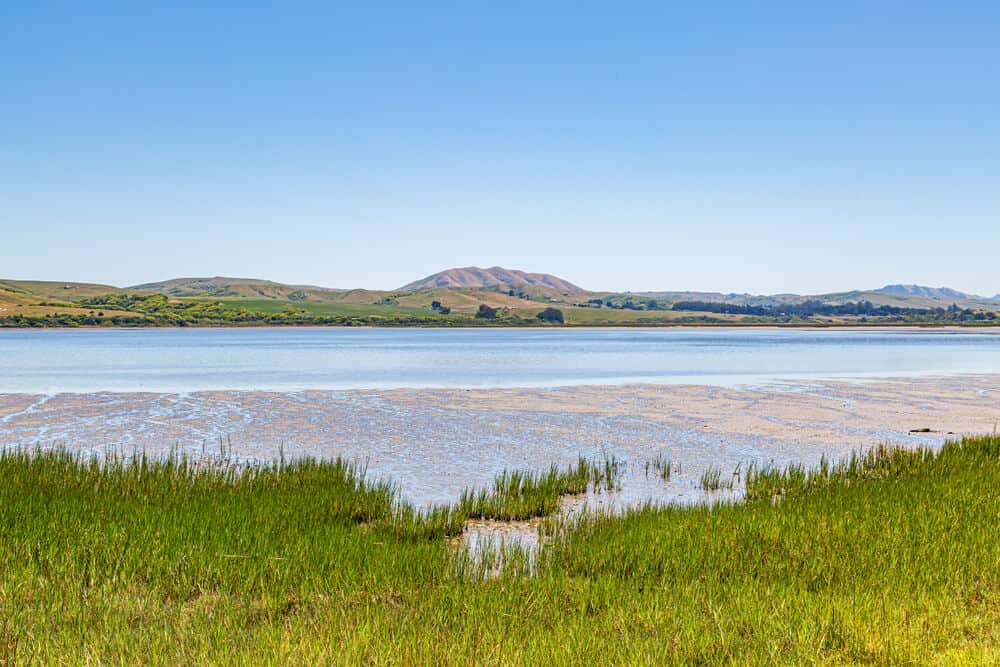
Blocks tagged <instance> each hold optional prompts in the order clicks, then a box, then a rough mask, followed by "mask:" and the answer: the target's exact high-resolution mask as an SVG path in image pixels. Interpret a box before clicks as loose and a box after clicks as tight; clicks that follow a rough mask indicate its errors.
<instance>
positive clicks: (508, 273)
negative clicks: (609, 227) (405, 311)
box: [399, 266, 584, 292]
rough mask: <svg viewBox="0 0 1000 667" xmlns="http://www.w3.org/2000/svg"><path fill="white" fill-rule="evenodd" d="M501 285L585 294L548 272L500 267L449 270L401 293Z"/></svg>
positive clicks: (402, 288) (401, 288)
mask: <svg viewBox="0 0 1000 667" xmlns="http://www.w3.org/2000/svg"><path fill="white" fill-rule="evenodd" d="M501 285H530V286H532V287H547V288H550V289H554V290H559V291H561V292H582V291H584V290H583V289H582V288H580V287H577V286H576V285H574V284H573V283H571V282H569V281H568V280H563V279H562V278H558V277H556V276H553V275H550V274H548V273H527V272H525V271H518V270H517V269H504V268H502V267H499V266H493V267H490V268H488V269H481V268H479V267H478V266H468V267H465V268H460V269H448V270H446V271H441V272H439V273H435V274H433V275H430V276H427V277H426V278H423V279H422V280H417V281H414V282H412V283H409V284H408V285H403V286H402V287H400V288H399V290H400V291H405V292H413V291H416V290H424V289H438V288H442V287H460V288H466V289H468V288H473V289H481V288H484V287H497V286H501Z"/></svg>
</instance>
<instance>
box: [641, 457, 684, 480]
mask: <svg viewBox="0 0 1000 667" xmlns="http://www.w3.org/2000/svg"><path fill="white" fill-rule="evenodd" d="M674 467H677V468H678V469H679V468H680V466H679V465H678V466H674V464H673V463H671V462H670V459H668V458H666V457H664V456H663V454H657V455H656V458H654V459H653V460H652V461H646V477H649V472H650V469H652V471H653V473H654V474H655V475H656V476H657V477H659V478H660V479H662V480H663V481H664V482H669V481H670V475H671V473H672V471H673V469H674Z"/></svg>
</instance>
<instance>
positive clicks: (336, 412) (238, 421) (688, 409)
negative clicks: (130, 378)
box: [0, 375, 1000, 504]
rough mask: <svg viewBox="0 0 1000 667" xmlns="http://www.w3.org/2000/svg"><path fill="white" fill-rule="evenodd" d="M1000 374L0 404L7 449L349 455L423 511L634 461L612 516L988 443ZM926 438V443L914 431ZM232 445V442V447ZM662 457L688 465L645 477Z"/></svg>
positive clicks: (20, 398) (999, 412)
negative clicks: (524, 474)
mask: <svg viewBox="0 0 1000 667" xmlns="http://www.w3.org/2000/svg"><path fill="white" fill-rule="evenodd" d="M998 422H1000V375H978V376H962V377H946V378H920V379H905V380H884V381H866V382H864V383H848V382H815V383H809V384H801V383H796V384H791V383H790V384H780V385H779V384H775V385H767V386H760V387H753V388H742V389H729V388H720V387H710V386H677V385H667V386H661V385H634V386H624V387H620V386H588V387H572V388H562V389H478V390H459V389H448V390H436V389H430V390H429V389H422V390H393V391H304V392H292V393H273V392H235V391H227V392H198V393H191V394H148V393H97V394H57V395H55V396H37V395H24V394H0V444H2V445H8V446H9V445H18V444H20V445H32V444H36V443H37V444H41V445H43V446H63V447H67V448H70V449H78V450H82V451H85V452H88V453H100V452H103V451H106V450H107V449H111V448H118V449H124V450H125V451H132V450H133V449H145V450H147V451H149V452H151V453H159V452H164V451H168V450H169V449H171V448H174V447H176V448H178V449H180V450H182V451H184V452H186V453H188V454H191V455H200V454H201V453H202V451H205V452H206V453H208V454H212V453H217V452H218V451H219V438H220V437H222V438H223V439H224V440H225V441H226V442H227V443H229V442H231V445H232V451H233V453H234V454H236V455H238V456H242V457H254V458H263V459H272V458H275V457H276V456H277V454H278V450H279V446H282V445H283V447H284V451H285V454H286V455H287V456H296V455H314V456H336V455H344V456H347V457H349V458H352V459H356V460H359V461H365V462H367V463H368V466H369V470H370V471H371V473H372V474H375V475H378V476H384V477H387V478H390V479H393V480H394V481H396V482H398V483H399V484H400V487H401V488H402V490H403V493H404V495H405V496H406V497H408V498H409V499H411V500H413V501H415V502H417V503H418V504H423V503H429V502H443V501H449V500H454V499H455V498H456V497H457V496H458V494H459V493H460V492H461V490H462V489H463V488H465V487H467V486H475V485H481V484H485V483H487V482H488V481H489V480H490V479H491V477H492V476H493V475H494V474H495V473H496V472H498V471H499V470H501V469H503V468H504V467H508V468H510V467H514V468H538V467H542V466H547V465H549V464H551V463H559V464H564V463H568V462H570V461H572V460H575V458H576V457H577V456H578V455H579V454H583V455H584V456H601V455H602V452H607V453H608V454H613V455H615V456H617V457H619V458H621V459H624V460H625V461H627V462H628V464H629V468H628V472H627V474H626V477H625V482H624V485H623V489H622V492H621V493H620V494H615V496H614V497H613V498H610V499H609V500H611V501H612V502H614V503H634V502H639V501H641V500H644V499H646V498H654V499H670V500H681V501H683V500H686V499H693V498H698V497H701V493H700V491H699V490H698V489H697V480H698V477H699V475H700V473H701V471H702V470H704V468H705V467H706V466H708V465H716V466H721V467H722V468H723V469H732V468H735V466H737V465H738V464H741V463H743V464H746V463H747V462H750V461H757V462H766V461H774V462H777V463H785V462H789V461H805V462H807V463H808V462H814V461H816V460H818V459H819V457H820V455H822V454H826V455H828V456H832V457H834V458H836V457H839V456H843V455H844V454H846V453H848V452H849V451H850V450H852V449H857V448H862V447H869V446H872V445H875V444H877V443H879V442H895V443H902V444H914V445H915V444H932V445H934V444H939V443H940V442H942V441H943V439H944V438H945V437H946V435H947V434H948V433H955V434H961V433H981V432H985V431H992V430H993V429H994V428H995V427H996V424H997V423H998ZM922 428H929V429H932V430H933V431H934V432H932V433H911V432H910V431H911V429H922ZM227 446H228V444H227ZM658 453H662V454H663V455H664V456H666V457H667V458H669V459H671V460H672V461H674V462H676V463H680V464H681V474H679V475H676V476H675V477H674V478H673V479H672V480H671V482H670V484H666V485H665V484H664V483H663V482H662V481H660V480H658V479H649V478H646V477H645V474H644V464H645V462H646V461H648V460H650V459H652V458H653V457H654V456H656V455H657V454H658Z"/></svg>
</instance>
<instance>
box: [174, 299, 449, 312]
mask: <svg viewBox="0 0 1000 667" xmlns="http://www.w3.org/2000/svg"><path fill="white" fill-rule="evenodd" d="M178 301H182V302H185V301H196V302H198V301H201V302H206V301H207V302H209V303H222V304H223V306H224V307H226V308H229V309H234V310H235V309H245V310H249V311H253V312H258V313H280V312H282V311H284V310H286V309H288V308H296V309H299V310H304V311H306V312H307V313H309V314H311V315H331V316H342V317H367V316H368V315H382V316H385V317H392V316H397V315H403V316H405V315H423V316H430V315H434V314H435V313H433V312H432V311H431V310H430V309H429V308H404V307H400V306H393V305H388V304H361V303H338V302H330V301H326V302H324V301H288V300H284V299H247V298H243V297H220V298H212V299H204V298H200V297H183V298H180V299H178Z"/></svg>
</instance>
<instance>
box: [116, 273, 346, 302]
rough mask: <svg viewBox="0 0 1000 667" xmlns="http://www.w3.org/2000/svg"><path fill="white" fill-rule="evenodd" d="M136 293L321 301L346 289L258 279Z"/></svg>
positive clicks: (174, 282) (184, 283)
mask: <svg viewBox="0 0 1000 667" xmlns="http://www.w3.org/2000/svg"><path fill="white" fill-rule="evenodd" d="M128 289H130V290H133V291H136V292H154V293H157V294H166V295H167V296H172V297H188V296H202V297H205V296H211V297H243V298H248V299H290V300H293V301H295V300H299V301H307V300H312V301H323V300H326V299H327V298H328V297H330V296H335V295H342V294H344V293H345V292H347V291H348V290H338V289H331V288H328V287H316V286H313V285H286V284H284V283H277V282H274V281H272V280H261V279H258V278H228V277H225V276H215V277H213V278H172V279H170V280H162V281H159V282H153V283H143V284H141V285H133V286H132V287H130V288H128Z"/></svg>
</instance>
